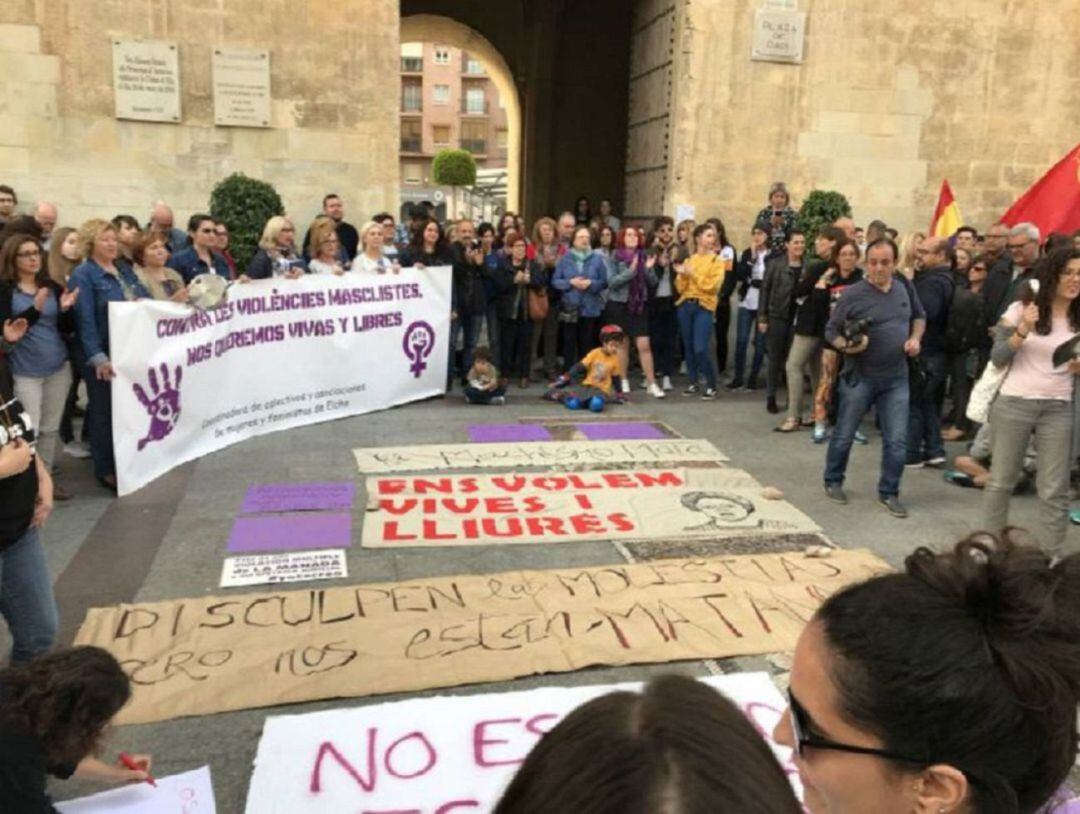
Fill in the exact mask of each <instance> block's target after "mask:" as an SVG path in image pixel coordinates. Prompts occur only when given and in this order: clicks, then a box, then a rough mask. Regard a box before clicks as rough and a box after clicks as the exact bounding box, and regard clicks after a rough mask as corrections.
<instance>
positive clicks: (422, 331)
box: [401, 320, 435, 379]
mask: <svg viewBox="0 0 1080 814" xmlns="http://www.w3.org/2000/svg"><path fill="white" fill-rule="evenodd" d="M401 346H402V348H404V350H405V355H406V356H407V357H409V359H410V360H411V361H412V364H411V365H410V366H409V370H410V371H411V372H412V374H413V377H414V378H417V379H419V378H420V374H421V373H422V372H423V371H425V370H427V363H426V362H425V361H424V360H425V359H427V358H428V357H429V356H431V351H432V349H433V348H434V347H435V329H434V328H432V327H431V326H430V325H429V324H428V323H426V322H424V321H423V320H417V321H416V322H414V323H412V324H411V325H410V326H409V327H408V328H406V329H405V338H404V339H403V340H402V342H401Z"/></svg>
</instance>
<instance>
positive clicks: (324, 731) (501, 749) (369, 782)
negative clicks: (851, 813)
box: [247, 673, 802, 814]
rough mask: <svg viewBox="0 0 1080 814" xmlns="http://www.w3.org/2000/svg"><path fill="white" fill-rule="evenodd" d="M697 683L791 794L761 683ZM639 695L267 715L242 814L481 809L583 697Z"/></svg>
mask: <svg viewBox="0 0 1080 814" xmlns="http://www.w3.org/2000/svg"><path fill="white" fill-rule="evenodd" d="M700 680H701V681H702V682H704V683H706V684H708V685H710V686H712V687H714V688H715V689H717V690H719V691H720V692H721V693H723V694H724V695H726V696H727V697H728V698H729V699H731V701H732V702H734V703H735V704H736V705H737V706H738V707H739V708H740V709H741V710H742V711H743V713H744V714H745V715H746V716H747V717H748V718H749V719H750V721H751V723H752V724H753V725H754V728H755V729H757V730H758V731H759V732H760V733H761V735H762V737H764V738H765V739H766V741H768V743H769V745H770V746H771V747H772V748H773V751H774V753H775V754H776V756H777V759H778V760H780V762H781V765H782V766H783V767H784V771H785V772H786V773H787V775H788V778H789V779H790V780H791V782H792V785H793V786H794V788H795V791H796V794H800V793H801V790H802V789H801V784H800V783H799V780H798V770H797V769H796V768H795V766H794V764H793V763H792V762H791V750H790V749H787V748H786V747H783V746H780V745H779V744H777V743H776V742H775V741H774V740H773V738H772V731H773V729H774V728H775V726H776V724H777V723H778V722H779V721H780V718H781V716H782V715H783V713H784V709H785V707H786V706H787V704H786V703H785V701H784V699H783V698H782V697H781V695H780V693H779V692H778V691H777V689H776V687H775V686H774V685H773V683H772V681H771V680H770V679H769V676H768V675H766V674H765V673H734V674H732V675H724V676H715V677H710V678H703V679H700ZM640 690H641V685H640V684H608V685H592V686H583V687H543V688H541V689H535V690H526V691H524V692H506V693H484V694H481V695H468V696H459V697H453V698H448V697H445V696H439V697H435V698H414V699H410V700H407V701H396V702H391V703H386V704H374V705H372V706H365V707H359V708H353V709H333V710H327V711H325V712H312V713H309V714H307V715H284V716H273V717H271V718H267V720H266V724H265V725H264V726H263V734H262V738H261V739H260V740H259V752H258V754H257V755H256V757H255V772H254V774H253V775H252V777H251V786H250V788H249V790H248V798H247V814H306V813H307V812H310V813H311V814H316V812H319V813H320V814H321V813H322V812H327V811H358V812H360V811H362V812H402V813H404V812H424V814H430V813H431V812H447V814H450V812H454V813H455V814H467V812H483V811H491V810H492V808H493V807H494V805H495V803H496V802H497V801H498V800H499V798H500V797H501V796H502V794H503V792H504V791H505V789H506V786H507V785H508V784H509V782H510V780H511V779H512V778H513V776H514V773H515V772H516V771H517V769H518V767H519V766H520V765H521V763H522V761H524V759H525V756H526V755H527V754H528V753H529V750H531V749H532V747H533V746H535V745H536V743H537V741H539V739H540V737H541V733H544V732H549V731H550V730H551V729H553V728H554V727H555V725H556V724H557V723H558V722H559V721H560V720H561V719H562V718H563V717H565V716H566V715H567V713H569V712H570V711H571V710H573V709H575V708H576V707H579V706H581V705H582V704H584V703H586V702H588V701H591V700H592V699H594V698H597V697H599V696H601V695H606V694H608V693H611V692H615V691H622V692H626V691H630V692H638V691H640ZM453 803H456V805H451V804H453ZM568 814H569V812H568Z"/></svg>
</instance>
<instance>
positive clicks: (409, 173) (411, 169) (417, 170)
mask: <svg viewBox="0 0 1080 814" xmlns="http://www.w3.org/2000/svg"><path fill="white" fill-rule="evenodd" d="M401 177H402V178H404V179H405V183H406V184H421V183H423V182H424V168H423V166H422V165H421V164H419V163H417V162H416V161H406V162H405V165H404V167H403V168H402V171H401Z"/></svg>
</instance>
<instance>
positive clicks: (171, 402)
mask: <svg viewBox="0 0 1080 814" xmlns="http://www.w3.org/2000/svg"><path fill="white" fill-rule="evenodd" d="M182 374H183V370H182V369H181V368H180V365H177V366H176V374H175V380H174V381H169V366H168V365H166V364H162V365H161V383H160V385H159V384H158V377H157V373H156V372H155V370H154V369H153V368H150V369H149V370H148V371H147V378H149V380H150V393H151V396H150V397H147V395H146V391H145V390H143V388H142V385H140V384H134V385H132V390H134V391H135V397H136V398H137V399H138V400H139V402H140V403H141V404H142V406H143V407H145V408H146V412H147V414H148V415H149V416H150V429H148V430H147V432H146V437H145V438H142V439H140V440H139V444H138V449H139V450H140V451H141V450H142V448H143V447H145V446H146V445H147V444H149V443H150V442H151V441H160V440H161V439H162V438H165V437H166V436H167V435H168V434H169V433H171V432H172V431H173V427H175V426H176V422H177V421H179V420H180V379H181V376H182Z"/></svg>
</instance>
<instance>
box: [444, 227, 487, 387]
mask: <svg viewBox="0 0 1080 814" xmlns="http://www.w3.org/2000/svg"><path fill="white" fill-rule="evenodd" d="M450 251H451V255H452V256H453V266H454V280H453V288H452V291H451V300H452V304H451V321H450V347H451V348H456V347H457V341H458V337H459V336H461V335H464V346H463V348H462V351H461V365H460V367H459V370H460V372H461V386H462V387H464V386H465V385H466V384H467V382H466V379H465V374H466V372H467V371H468V370H469V368H471V367H472V363H473V359H472V356H473V349H474V348H475V347H476V341H477V339H478V338H479V336H480V323H481V321H482V320H483V318H484V314H485V313H487V301H486V297H485V295H484V281H483V273H484V247H483V246H482V245H481V243H480V241H479V240H477V238H476V226H474V225H473V222H472V221H471V220H469V219H468V218H462V219H461V220H459V221H458V222H457V229H456V230H455V233H454V243H453V245H452V246H451V250H450ZM450 360H451V365H453V361H454V354H453V352H451V354H450ZM449 378H450V380H452V379H453V375H451V376H450V377H449ZM449 389H450V387H449V382H448V384H447V390H449Z"/></svg>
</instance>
